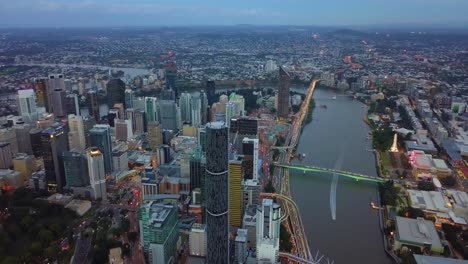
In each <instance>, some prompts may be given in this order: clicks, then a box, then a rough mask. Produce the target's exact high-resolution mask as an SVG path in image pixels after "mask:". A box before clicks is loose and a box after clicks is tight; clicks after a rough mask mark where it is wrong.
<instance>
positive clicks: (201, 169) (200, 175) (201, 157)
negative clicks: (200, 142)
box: [190, 148, 206, 200]
mask: <svg viewBox="0 0 468 264" xmlns="http://www.w3.org/2000/svg"><path fill="white" fill-rule="evenodd" d="M205 170H206V157H205V154H204V153H203V152H202V150H201V148H197V149H195V150H194V151H193V153H192V155H191V156H190V189H191V190H190V191H192V190H193V189H196V188H200V189H202V190H203V194H202V195H204V193H205V190H204V189H205V188H204V183H205V182H204V181H205ZM202 200H203V199H202Z"/></svg>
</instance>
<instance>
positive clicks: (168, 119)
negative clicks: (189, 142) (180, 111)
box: [161, 100, 177, 131]
mask: <svg viewBox="0 0 468 264" xmlns="http://www.w3.org/2000/svg"><path fill="white" fill-rule="evenodd" d="M161 125H162V128H163V129H168V130H174V131H175V130H177V105H176V103H175V102H174V101H170V100H161Z"/></svg>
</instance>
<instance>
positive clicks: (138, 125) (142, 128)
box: [135, 110, 148, 135]
mask: <svg viewBox="0 0 468 264" xmlns="http://www.w3.org/2000/svg"><path fill="white" fill-rule="evenodd" d="M147 131H148V122H147V121H146V113H145V112H144V111H140V110H138V111H135V134H136V135H139V134H142V133H145V132H147Z"/></svg>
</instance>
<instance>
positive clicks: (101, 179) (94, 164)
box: [86, 147, 107, 201]
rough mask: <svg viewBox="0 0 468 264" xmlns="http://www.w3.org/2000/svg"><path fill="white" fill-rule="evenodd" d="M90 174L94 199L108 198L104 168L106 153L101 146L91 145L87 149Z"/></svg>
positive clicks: (104, 199)
mask: <svg viewBox="0 0 468 264" xmlns="http://www.w3.org/2000/svg"><path fill="white" fill-rule="evenodd" d="M86 159H87V161H88V175H89V182H90V184H91V189H93V193H94V199H102V200H103V201H106V200H107V189H106V173H105V170H104V155H103V153H101V151H100V150H99V148H97V147H91V148H89V149H87V151H86Z"/></svg>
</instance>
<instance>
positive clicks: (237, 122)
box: [229, 116, 258, 153]
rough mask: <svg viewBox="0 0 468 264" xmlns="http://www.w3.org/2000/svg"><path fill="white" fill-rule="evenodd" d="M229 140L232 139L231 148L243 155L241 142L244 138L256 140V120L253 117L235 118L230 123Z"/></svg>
mask: <svg viewBox="0 0 468 264" xmlns="http://www.w3.org/2000/svg"><path fill="white" fill-rule="evenodd" d="M230 124H231V126H230V127H229V136H230V137H229V138H231V139H232V141H231V143H232V147H233V149H235V150H236V151H237V153H243V151H242V146H243V143H242V141H243V140H244V138H245V137H248V138H257V129H258V120H257V118H253V117H247V116H242V117H235V118H232V119H231V121H230Z"/></svg>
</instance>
